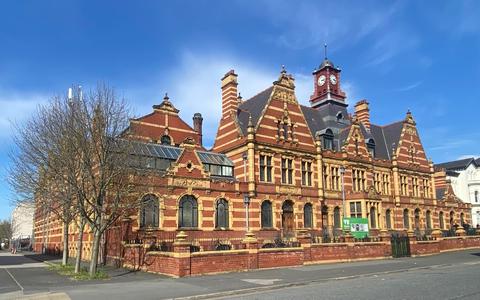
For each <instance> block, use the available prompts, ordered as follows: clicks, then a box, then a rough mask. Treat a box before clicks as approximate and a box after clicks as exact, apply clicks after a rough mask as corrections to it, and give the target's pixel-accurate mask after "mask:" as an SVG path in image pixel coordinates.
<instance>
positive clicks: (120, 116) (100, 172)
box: [74, 85, 139, 276]
mask: <svg viewBox="0 0 480 300" xmlns="http://www.w3.org/2000/svg"><path fill="white" fill-rule="evenodd" d="M80 104H81V107H79V108H78V111H77V113H76V115H75V116H76V118H77V119H76V121H75V123H74V124H76V128H75V139H76V141H75V148H76V150H77V151H78V153H77V154H76V157H77V159H79V160H80V161H81V172H80V174H79V176H77V183H76V184H75V188H76V193H77V195H78V199H79V204H80V208H81V214H82V216H84V217H85V219H86V221H87V223H88V224H89V225H90V228H91V229H92V231H93V245H92V253H91V260H90V269H89V272H90V275H91V276H93V275H94V274H95V273H96V270H97V264H98V257H99V249H100V241H101V238H102V235H103V233H104V232H105V231H106V230H107V229H108V228H109V227H110V226H111V225H112V224H113V223H115V222H116V221H117V220H118V218H119V217H121V216H123V215H124V214H126V213H128V212H130V211H131V209H132V208H133V207H137V206H138V205H139V201H135V200H134V198H133V197H131V195H132V193H133V191H134V184H133V183H132V180H131V178H132V177H131V175H132V173H131V172H132V170H131V169H130V168H129V161H130V160H129V157H130V153H131V143H129V142H128V140H125V139H121V138H120V136H121V134H122V133H123V132H124V130H125V128H127V126H128V122H129V111H128V107H127V105H126V103H125V101H124V100H123V99H118V98H117V96H116V94H115V92H114V90H113V89H111V88H109V87H108V86H105V85H99V86H98V87H97V88H96V89H95V90H93V91H91V92H90V93H89V94H88V95H87V96H86V97H84V100H83V101H81V103H80Z"/></svg>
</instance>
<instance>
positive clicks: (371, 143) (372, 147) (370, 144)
mask: <svg viewBox="0 0 480 300" xmlns="http://www.w3.org/2000/svg"><path fill="white" fill-rule="evenodd" d="M367 148H368V152H369V153H370V155H371V156H372V158H373V157H375V141H374V140H373V139H368V141H367Z"/></svg>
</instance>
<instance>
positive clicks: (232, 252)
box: [191, 249, 250, 257]
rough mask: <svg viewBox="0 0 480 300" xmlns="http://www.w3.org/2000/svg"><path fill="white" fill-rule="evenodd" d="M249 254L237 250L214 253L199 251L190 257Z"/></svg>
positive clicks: (215, 251)
mask: <svg viewBox="0 0 480 300" xmlns="http://www.w3.org/2000/svg"><path fill="white" fill-rule="evenodd" d="M248 253H250V252H249V250H248V249H238V250H214V251H200V252H193V253H191V255H192V257H196V256H207V255H233V254H248Z"/></svg>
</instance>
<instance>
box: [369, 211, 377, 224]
mask: <svg viewBox="0 0 480 300" xmlns="http://www.w3.org/2000/svg"><path fill="white" fill-rule="evenodd" d="M370 227H371V228H377V213H376V210H375V207H373V206H372V207H370Z"/></svg>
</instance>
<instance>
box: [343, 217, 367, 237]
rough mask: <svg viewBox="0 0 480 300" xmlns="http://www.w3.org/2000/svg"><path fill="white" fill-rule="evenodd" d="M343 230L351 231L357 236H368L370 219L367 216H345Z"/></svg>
mask: <svg viewBox="0 0 480 300" xmlns="http://www.w3.org/2000/svg"><path fill="white" fill-rule="evenodd" d="M343 231H350V233H351V234H352V235H353V236H354V237H356V238H364V237H367V236H368V219H367V218H344V219H343Z"/></svg>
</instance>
